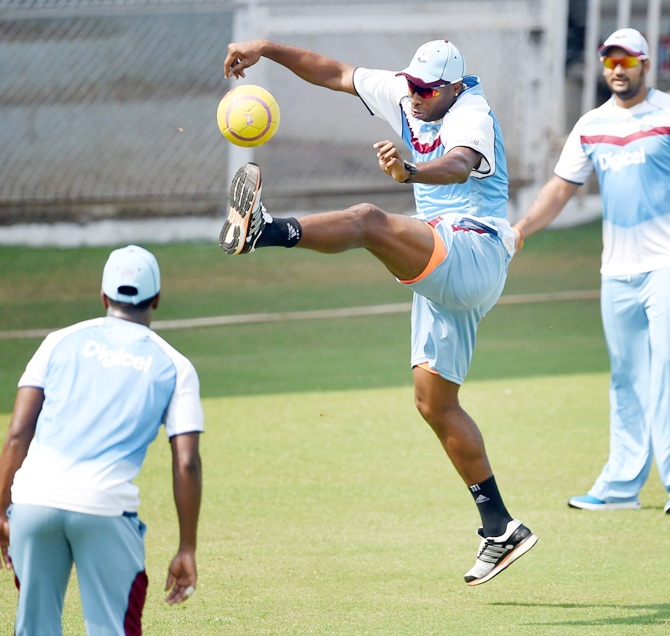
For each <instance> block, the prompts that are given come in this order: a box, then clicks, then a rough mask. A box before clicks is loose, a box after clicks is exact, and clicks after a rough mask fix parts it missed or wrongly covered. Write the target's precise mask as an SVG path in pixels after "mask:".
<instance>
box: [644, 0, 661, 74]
mask: <svg viewBox="0 0 670 636" xmlns="http://www.w3.org/2000/svg"><path fill="white" fill-rule="evenodd" d="M660 22H661V0H649V2H648V4H647V33H646V35H647V42H649V58H650V59H651V67H650V68H649V74H648V75H647V86H656V75H657V72H658V40H659V36H660V29H659V24H660Z"/></svg>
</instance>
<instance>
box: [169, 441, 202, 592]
mask: <svg viewBox="0 0 670 636" xmlns="http://www.w3.org/2000/svg"><path fill="white" fill-rule="evenodd" d="M199 441H200V434H199V433H185V434H182V435H175V436H174V437H171V438H170V445H171V446H172V486H173V490H174V500H175V505H176V507H177V518H178V519H179V550H178V551H177V554H176V555H175V557H174V558H173V559H172V562H171V563H170V567H169V568H168V577H167V581H166V583H165V591H166V592H168V595H167V597H166V598H165V600H166V601H167V602H168V603H169V604H170V605H174V604H175V603H182V602H183V601H185V600H186V599H187V598H188V597H189V596H190V595H191V594H192V593H193V591H194V590H195V586H196V582H197V578H198V575H197V569H196V563H195V549H196V543H197V531H198V516H199V514H200V500H201V498H202V466H201V463H200V452H199Z"/></svg>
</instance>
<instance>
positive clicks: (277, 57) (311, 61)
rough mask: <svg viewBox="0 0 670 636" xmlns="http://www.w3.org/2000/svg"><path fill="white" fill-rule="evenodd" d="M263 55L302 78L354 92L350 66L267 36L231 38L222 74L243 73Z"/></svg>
mask: <svg viewBox="0 0 670 636" xmlns="http://www.w3.org/2000/svg"><path fill="white" fill-rule="evenodd" d="M261 57H265V58H267V59H268V60H272V61H273V62H276V63H277V64H281V65H282V66H284V67H286V68H287V69H288V70H289V71H291V72H293V73H295V74H296V75H297V76H298V77H300V78H302V79H304V80H305V81H306V82H310V83H311V84H316V85H317V86H323V87H324V88H329V89H331V90H333V91H341V92H344V93H350V94H351V95H356V91H355V89H354V80H353V75H354V69H355V67H354V66H351V65H350V64H345V63H344V62H339V61H338V60H334V59H332V58H329V57H325V56H323V55H319V54H318V53H314V52H313V51H309V50H307V49H302V48H300V47H297V46H288V45H286V44H280V43H278V42H272V41H270V40H250V41H248V42H233V43H231V44H229V45H228V55H227V56H226V60H225V62H224V64H223V69H224V75H225V77H227V78H228V77H231V76H232V77H236V78H240V77H246V75H245V71H246V69H248V68H249V67H250V66H253V65H254V64H256V62H258V60H260V58H261Z"/></svg>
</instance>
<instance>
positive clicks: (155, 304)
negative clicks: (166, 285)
mask: <svg viewBox="0 0 670 636" xmlns="http://www.w3.org/2000/svg"><path fill="white" fill-rule="evenodd" d="M160 300H161V293H160V292H158V293H157V294H156V295H155V296H154V297H153V300H152V301H151V308H152V309H157V308H158V303H159V302H160Z"/></svg>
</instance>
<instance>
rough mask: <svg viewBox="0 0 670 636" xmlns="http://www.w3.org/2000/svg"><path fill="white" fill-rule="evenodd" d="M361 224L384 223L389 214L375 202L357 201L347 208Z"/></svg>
mask: <svg viewBox="0 0 670 636" xmlns="http://www.w3.org/2000/svg"><path fill="white" fill-rule="evenodd" d="M347 212H349V213H350V214H352V215H353V216H354V217H355V218H356V221H357V222H358V223H359V225H361V226H371V225H372V226H374V225H379V223H383V222H384V221H385V220H386V218H387V216H388V214H387V213H386V212H384V210H382V209H381V208H379V207H377V206H376V205H375V204H374V203H357V204H356V205H352V206H351V207H350V208H348V209H347Z"/></svg>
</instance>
